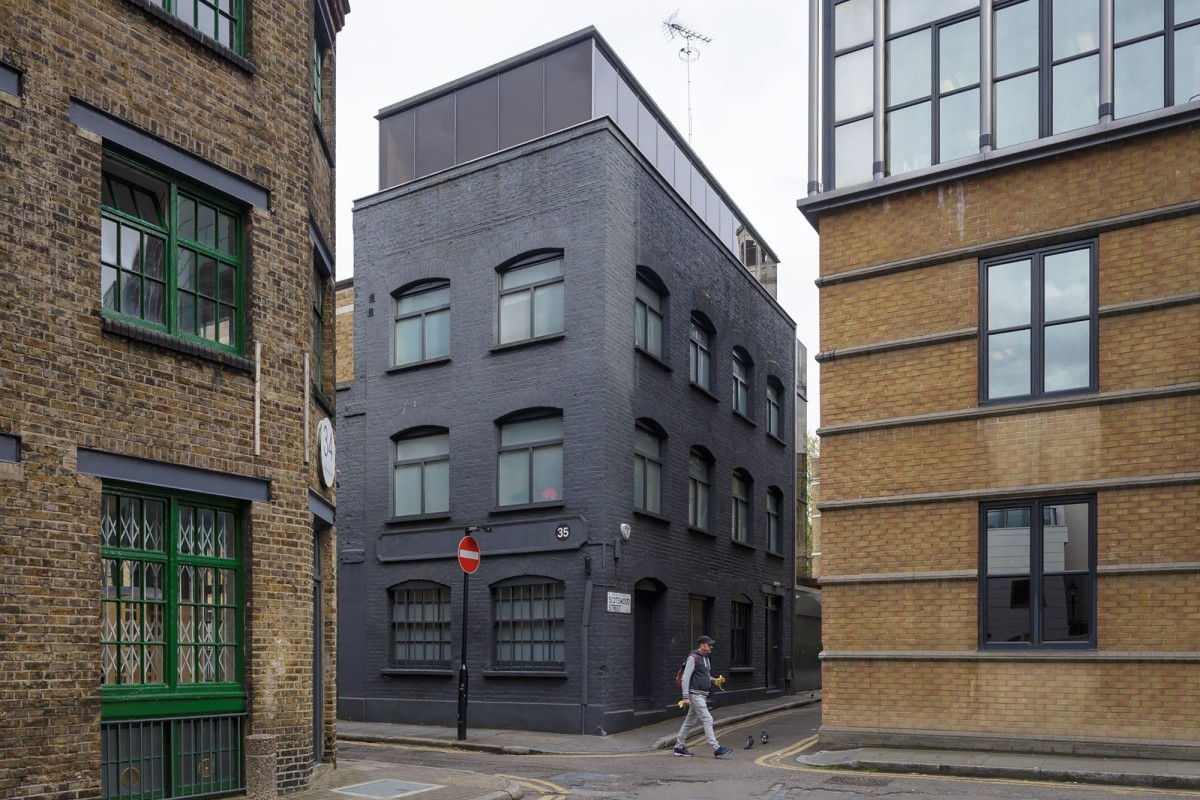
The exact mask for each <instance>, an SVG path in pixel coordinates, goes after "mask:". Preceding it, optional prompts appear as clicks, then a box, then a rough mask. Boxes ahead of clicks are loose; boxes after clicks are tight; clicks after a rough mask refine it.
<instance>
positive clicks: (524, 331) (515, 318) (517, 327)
mask: <svg viewBox="0 0 1200 800" xmlns="http://www.w3.org/2000/svg"><path fill="white" fill-rule="evenodd" d="M531 299H532V298H531V297H530V293H529V292H528V291H523V292H514V293H513V294H506V295H504V296H503V297H501V298H500V344H506V343H508V342H518V341H520V340H522V339H528V338H529V336H530V334H529V331H530V327H529V326H530V322H531V320H530V316H529V306H530V301H531Z"/></svg>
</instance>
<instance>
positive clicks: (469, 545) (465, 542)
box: [458, 536, 479, 572]
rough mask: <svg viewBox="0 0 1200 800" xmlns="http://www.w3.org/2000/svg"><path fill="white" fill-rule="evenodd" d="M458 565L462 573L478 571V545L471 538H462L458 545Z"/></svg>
mask: <svg viewBox="0 0 1200 800" xmlns="http://www.w3.org/2000/svg"><path fill="white" fill-rule="evenodd" d="M458 565H459V566H460V567H462V568H463V572H474V571H475V570H477V569H479V543H478V542H476V541H475V538H474V537H472V536H464V537H463V538H462V541H461V542H459V543H458Z"/></svg>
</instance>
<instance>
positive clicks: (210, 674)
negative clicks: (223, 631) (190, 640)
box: [200, 647, 216, 682]
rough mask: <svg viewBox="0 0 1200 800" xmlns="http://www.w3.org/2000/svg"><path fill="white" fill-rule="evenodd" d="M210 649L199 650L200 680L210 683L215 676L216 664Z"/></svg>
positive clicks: (202, 648) (212, 649)
mask: <svg viewBox="0 0 1200 800" xmlns="http://www.w3.org/2000/svg"><path fill="white" fill-rule="evenodd" d="M214 650H215V648H212V647H201V648H200V680H202V681H208V682H211V681H212V680H213V678H214V677H215V676H216V663H215V661H216V660H215V659H214V658H213V651H214Z"/></svg>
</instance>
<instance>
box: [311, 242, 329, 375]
mask: <svg viewBox="0 0 1200 800" xmlns="http://www.w3.org/2000/svg"><path fill="white" fill-rule="evenodd" d="M328 281H329V276H328V275H326V274H325V272H324V271H322V270H321V269H320V268H319V267H318V266H317V264H316V259H315V258H314V259H313V270H312V374H311V375H310V376H309V377H310V379H311V380H312V383H313V384H314V385H315V386H317V387H318V388H320V389H324V388H325V328H326V325H325V304H326V301H327V300H328V294H329V290H328V286H327V283H328Z"/></svg>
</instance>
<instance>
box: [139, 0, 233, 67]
mask: <svg viewBox="0 0 1200 800" xmlns="http://www.w3.org/2000/svg"><path fill="white" fill-rule="evenodd" d="M150 2H151V3H154V4H155V5H157V6H161V7H162V9H163V11H166V12H167V13H168V14H171V15H172V16H174V17H175V18H176V19H178V20H179V21H180V22H182V23H184V24H185V25H189V26H191V27H193V28H195V29H196V30H197V31H199V32H200V33H202V34H204V35H205V36H207V37H208V38H210V39H212V40H213V41H214V42H216V43H217V44H220V45H224V46H225V47H228V48H229V49H230V50H232V51H233V52H235V53H237V54H238V55H239V56H240V55H245V52H244V47H245V41H246V36H245V20H246V10H245V0H150Z"/></svg>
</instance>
